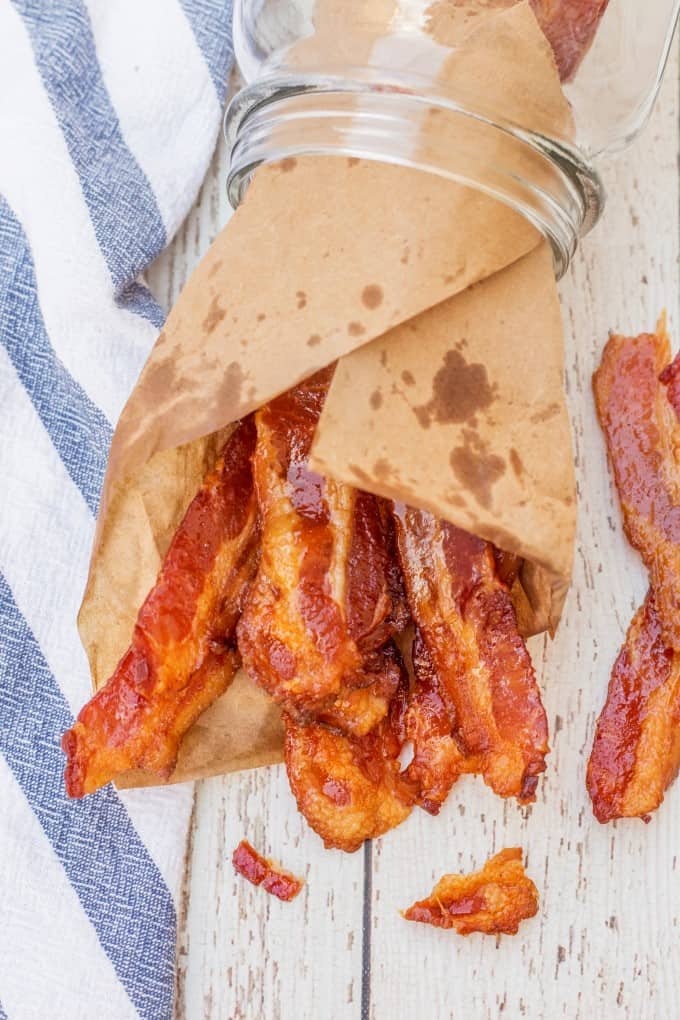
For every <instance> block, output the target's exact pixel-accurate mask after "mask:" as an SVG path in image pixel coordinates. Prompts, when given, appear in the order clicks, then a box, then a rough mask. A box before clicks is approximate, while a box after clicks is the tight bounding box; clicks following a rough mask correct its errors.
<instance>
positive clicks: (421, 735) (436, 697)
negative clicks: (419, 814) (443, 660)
mask: <svg viewBox="0 0 680 1020" xmlns="http://www.w3.org/2000/svg"><path fill="white" fill-rule="evenodd" d="M412 658H413V670H414V673H415V681H416V682H415V687H414V690H413V692H412V694H411V696H410V697H409V699H408V702H407V704H406V707H405V711H404V713H403V716H402V719H401V726H402V731H401V732H402V739H403V741H404V743H407V742H409V743H410V744H411V746H412V749H413V758H412V760H411V762H410V763H409V765H408V766H407V768H406V769H405V771H404V779H405V781H406V782H408V783H412V784H413V787H414V789H415V791H416V803H417V804H419V805H420V807H422V808H424V809H425V811H429V813H430V814H432V815H436V814H439V810H440V808H441V806H442V804H443V803H444V801H445V800H446V798H447V797H448V795H449V792H450V790H451V787H452V786H453V784H454V783H455V782H456V780H457V779H458V777H459V776H461V775H462V774H463V773H464V772H474V771H475V767H476V766H477V765H478V762H477V761H476V759H474V758H470V757H466V756H465V754H464V753H463V751H461V749H460V747H459V746H458V743H457V742H456V738H455V735H454V723H455V715H454V714H453V713H452V711H451V710H450V708H449V707H447V702H446V698H445V695H444V692H443V690H442V684H441V680H440V678H439V674H438V673H437V671H436V669H435V668H434V665H433V663H432V659H431V657H430V654H429V652H428V650H427V647H426V645H425V642H424V641H423V639H422V637H421V635H420V632H419V631H418V630H416V635H415V638H414V641H413V649H412Z"/></svg>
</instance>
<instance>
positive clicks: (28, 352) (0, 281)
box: [0, 196, 112, 514]
mask: <svg viewBox="0 0 680 1020" xmlns="http://www.w3.org/2000/svg"><path fill="white" fill-rule="evenodd" d="M0 343H2V345H3V346H4V348H5V350H6V351H7V353H8V354H9V357H10V359H11V361H12V364H13V365H14V368H15V370H16V372H17V375H18V376H19V378H20V379H21V382H22V383H23V385H24V388H25V389H26V392H27V393H28V395H29V397H30V398H31V401H32V403H33V406H34V407H35V409H36V411H37V413H38V416H39V417H40V420H41V421H42V423H43V425H44V427H45V429H46V430H47V432H48V434H49V436H50V439H51V440H52V443H53V444H54V447H55V449H56V450H57V452H58V454H59V456H60V457H61V459H62V460H63V462H64V465H65V467H66V470H67V471H68V473H69V475H70V476H71V478H72V479H73V481H74V482H75V484H76V485H77V486H78V488H79V489H80V491H81V493H82V494H83V497H84V499H85V502H86V503H87V505H88V507H89V508H90V510H91V511H92V513H93V514H96V512H97V506H98V504H99V495H100V492H101V487H102V481H103V478H104V469H105V465H106V457H107V454H108V450H109V445H110V443H111V436H112V429H111V425H110V424H109V422H108V421H107V420H106V418H105V416H104V415H103V414H102V412H101V411H100V410H99V408H98V407H97V406H96V405H95V404H94V403H93V402H92V401H91V400H90V398H89V397H88V396H87V394H86V393H85V392H84V390H83V389H82V388H81V387H80V386H79V385H78V383H77V382H76V381H75V380H74V379H73V378H72V376H71V375H70V374H69V372H68V371H67V370H66V369H65V368H64V366H63V365H62V363H61V361H60V360H59V359H58V357H57V355H56V354H55V352H54V350H53V349H52V345H51V344H50V340H49V337H48V335H47V333H46V331H45V326H44V323H43V319H42V314H41V311H40V306H39V304H38V297H37V284H36V279H35V272H34V267H33V260H32V257H31V252H30V250H29V247H28V241H27V239H26V236H25V234H24V232H23V230H22V228H21V224H20V223H19V221H18V220H17V219H16V217H15V216H14V214H13V213H12V210H11V209H10V207H9V206H8V205H7V203H6V202H5V200H4V199H3V198H2V196H0Z"/></svg>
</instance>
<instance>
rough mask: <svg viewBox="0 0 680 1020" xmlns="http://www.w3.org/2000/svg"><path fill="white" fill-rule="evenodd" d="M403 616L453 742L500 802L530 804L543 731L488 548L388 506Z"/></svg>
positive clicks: (419, 513)
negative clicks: (421, 649)
mask: <svg viewBox="0 0 680 1020" xmlns="http://www.w3.org/2000/svg"><path fill="white" fill-rule="evenodd" d="M394 514H395V520H396V522H397V545H398V550H399V556H400V560H401V566H402V570H403V574H404V581H405V585H406V593H407V598H408V602H409V606H410V609H411V614H412V616H413V618H414V620H415V622H416V624H417V626H418V628H419V631H420V633H421V635H422V639H423V642H424V644H425V646H426V648H427V652H428V654H429V657H430V659H431V660H432V664H433V666H434V668H435V670H436V672H437V675H438V677H439V681H440V685H441V686H440V691H441V695H442V698H443V701H444V703H445V705H446V708H447V709H448V711H449V713H450V716H451V719H452V720H453V721H454V732H455V737H456V742H457V744H458V746H459V748H460V750H461V752H462V754H463V755H464V756H465V757H466V758H470V759H474V768H475V771H477V770H479V771H480V772H481V773H482V775H483V776H484V779H485V781H486V782H487V783H488V784H489V786H491V788H492V789H493V790H495V791H496V793H499V794H500V795H501V796H502V797H517V798H518V799H519V800H520V802H522V803H527V802H529V801H531V800H533V799H534V796H535V791H536V785H537V777H538V775H539V774H540V773H541V772H543V771H544V770H545V756H546V754H547V753H548V727H547V720H546V715H545V711H544V709H543V705H542V703H541V697H540V693H539V690H538V686H537V684H536V677H535V674H534V670H533V666H532V664H531V659H530V657H529V653H528V651H527V648H526V645H525V644H524V641H523V640H522V637H521V636H520V634H519V632H518V630H517V619H516V616H515V611H514V609H513V606H512V601H511V599H510V594H509V591H508V588H507V585H506V584H504V583H503V582H502V581H501V580H500V578H499V576H498V570H497V566H496V560H495V557H494V549H493V546H492V545H490V544H489V543H488V542H484V541H483V540H482V539H479V538H475V537H473V536H472V535H468V534H467V533H466V532H464V531H461V530H460V529H459V528H456V527H454V526H453V525H452V524H448V523H447V522H445V521H439V520H437V519H436V518H435V517H433V516H432V514H430V513H428V512H427V511H424V510H415V509H412V508H410V507H406V506H404V505H403V504H395V505H394Z"/></svg>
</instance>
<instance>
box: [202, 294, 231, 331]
mask: <svg viewBox="0 0 680 1020" xmlns="http://www.w3.org/2000/svg"><path fill="white" fill-rule="evenodd" d="M226 314H227V311H226V308H222V306H221V305H220V302H219V298H218V297H217V294H214V295H213V298H212V300H211V302H210V306H209V308H208V313H207V315H206V317H205V318H204V320H203V322H202V323H201V328H202V330H203V332H204V333H212V331H213V330H214V328H215V326H218V325H219V323H220V322H221V321H222V319H223V318H224V316H225V315H226Z"/></svg>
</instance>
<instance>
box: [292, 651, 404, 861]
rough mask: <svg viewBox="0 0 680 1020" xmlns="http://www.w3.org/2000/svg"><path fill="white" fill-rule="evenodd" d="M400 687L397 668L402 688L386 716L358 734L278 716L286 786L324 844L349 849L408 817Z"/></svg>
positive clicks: (402, 696)
mask: <svg viewBox="0 0 680 1020" xmlns="http://www.w3.org/2000/svg"><path fill="white" fill-rule="evenodd" d="M406 689H407V680H406V674H405V672H404V671H403V667H402V690H401V691H400V692H398V693H397V695H396V696H395V698H394V699H393V701H392V703H391V705H390V711H389V713H388V715H387V716H385V718H384V719H382V720H381V722H379V723H378V725H377V726H374V727H373V729H372V730H371V731H370V733H367V734H366V735H365V736H363V737H351V736H347V735H346V734H344V733H341V732H340V731H339V730H337V729H333V728H330V727H328V726H325V725H324V724H323V723H320V722H316V721H314V722H308V723H305V722H298V721H297V720H295V719H293V718H292V717H291V716H288V715H284V723H285V727H286V742H285V760H286V769H287V771H288V779H289V781H290V786H291V789H292V791H293V795H294V797H295V799H296V801H297V805H298V808H299V810H300V812H301V813H302V814H303V815H304V817H305V818H306V819H307V822H308V823H309V825H310V826H311V827H312V829H314V831H315V832H316V833H317V834H318V835H319V836H321V838H322V839H323V841H324V845H325V846H326V847H333V848H336V849H338V850H345V851H346V852H348V853H352V852H353V851H354V850H358V848H359V847H360V846H361V844H362V843H363V842H364V840H366V839H373V838H375V837H376V836H381V835H382V834H383V833H385V832H388V831H389V829H393V828H395V826H397V825H399V824H400V823H401V822H403V821H404V819H405V818H406V817H407V816H408V814H409V812H410V810H411V804H412V802H413V797H412V794H411V791H410V788H409V786H408V784H407V783H405V782H404V780H403V778H402V776H401V772H400V769H401V766H400V763H399V753H400V750H401V740H400V739H399V726H398V718H397V717H398V714H399V711H400V709H401V704H402V702H403V698H404V697H405V694H406Z"/></svg>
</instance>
